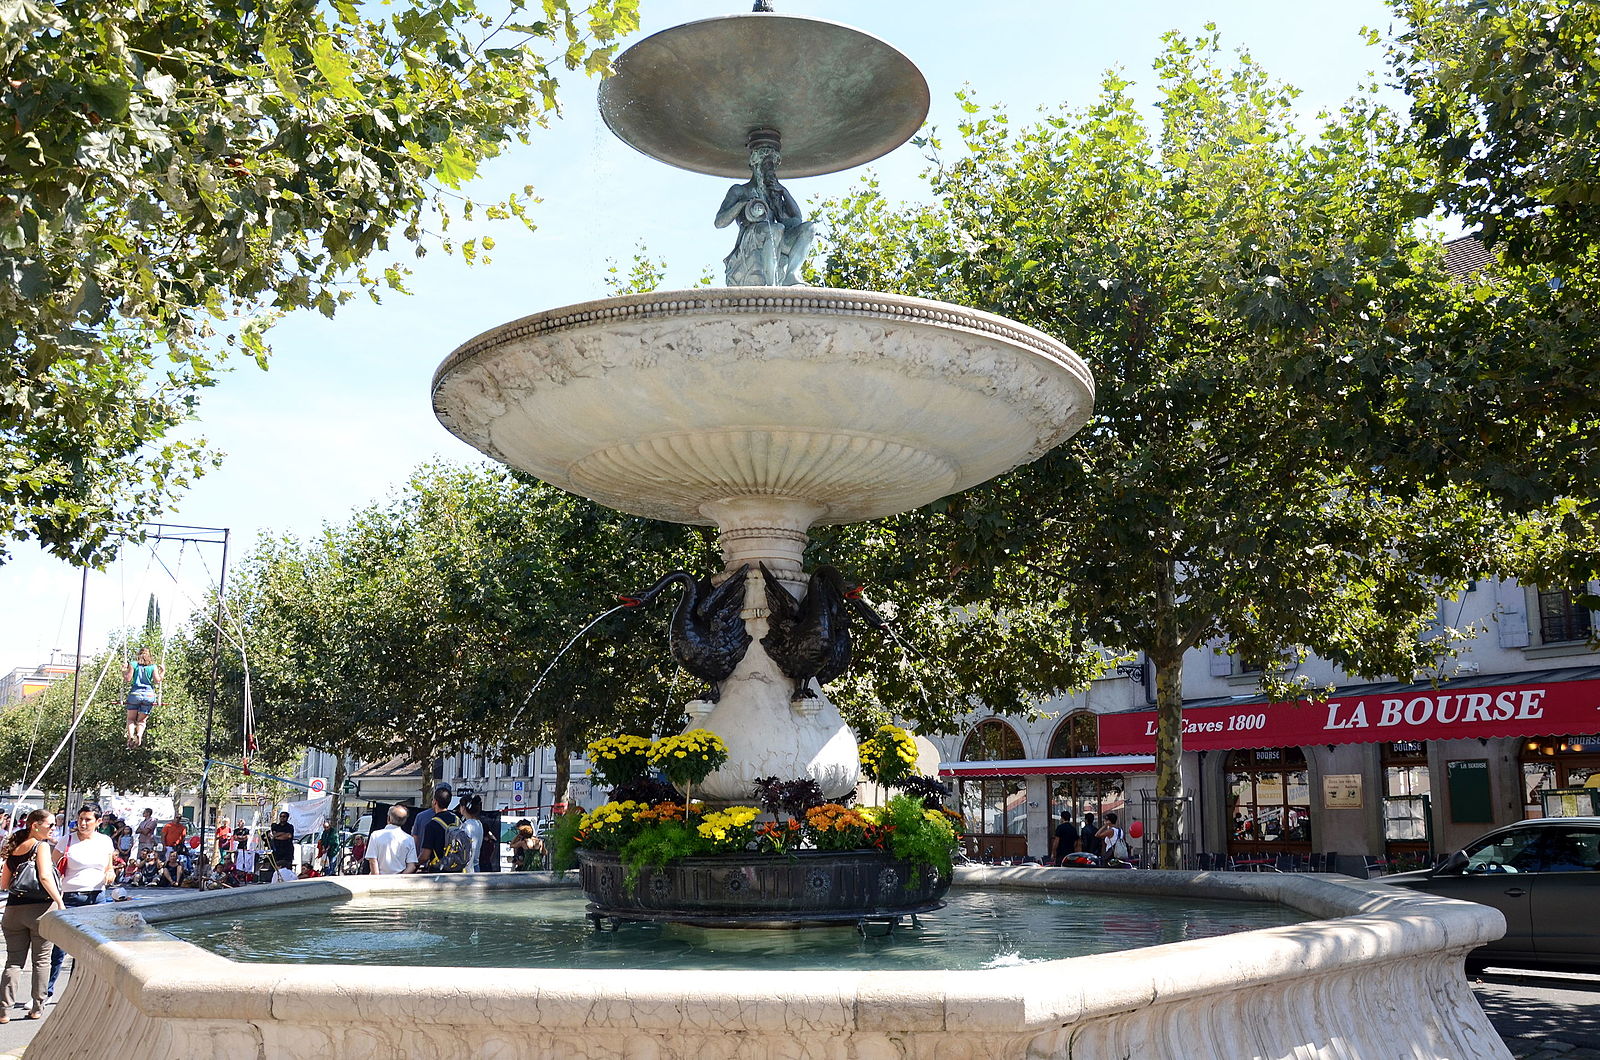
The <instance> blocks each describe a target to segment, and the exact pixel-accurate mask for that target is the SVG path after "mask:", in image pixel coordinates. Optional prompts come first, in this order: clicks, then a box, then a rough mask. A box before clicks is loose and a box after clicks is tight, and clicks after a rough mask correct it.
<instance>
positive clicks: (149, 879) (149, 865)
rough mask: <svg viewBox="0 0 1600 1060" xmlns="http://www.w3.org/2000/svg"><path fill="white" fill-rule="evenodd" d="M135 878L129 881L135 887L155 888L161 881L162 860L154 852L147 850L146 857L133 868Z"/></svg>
mask: <svg viewBox="0 0 1600 1060" xmlns="http://www.w3.org/2000/svg"><path fill="white" fill-rule="evenodd" d="M132 876H133V878H132V879H130V880H129V881H128V883H129V885H130V886H133V887H154V886H155V885H156V883H157V881H159V880H160V879H161V860H160V859H159V858H157V857H156V852H155V851H154V850H146V851H145V852H144V857H142V858H140V859H139V860H138V862H137V863H136V864H135V865H134V867H133V872H132Z"/></svg>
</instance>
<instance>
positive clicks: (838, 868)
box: [578, 850, 950, 927]
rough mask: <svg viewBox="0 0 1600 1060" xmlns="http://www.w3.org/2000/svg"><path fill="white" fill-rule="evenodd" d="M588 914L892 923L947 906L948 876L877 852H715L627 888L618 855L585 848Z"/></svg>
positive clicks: (752, 923)
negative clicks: (713, 854)
mask: <svg viewBox="0 0 1600 1060" xmlns="http://www.w3.org/2000/svg"><path fill="white" fill-rule="evenodd" d="M578 870H579V874H580V877H579V878H580V881H581V883H582V885H583V893H584V894H585V895H586V896H587V897H588V899H589V902H590V906H589V915H590V917H591V919H593V920H594V921H595V923H596V926H599V924H600V923H601V920H602V919H604V918H611V919H614V920H665V921H672V922H676V923H686V924H699V925H704V926H715V927H801V926H806V925H814V924H826V923H855V924H860V923H861V922H863V921H885V920H887V921H894V920H897V919H898V918H900V917H902V916H907V915H913V914H916V913H924V912H928V911H929V910H933V909H938V908H940V907H941V906H943V905H944V902H943V901H942V900H941V899H942V898H943V897H944V893H945V891H947V890H949V889H950V878H949V877H948V876H941V875H939V874H938V873H937V872H936V871H935V870H934V869H933V868H931V867H929V866H927V865H917V864H913V863H912V862H909V861H901V860H899V859H897V858H894V857H892V856H890V855H889V854H886V853H883V852H881V851H876V850H844V851H834V850H803V851H799V852H797V853H793V854H749V853H745V854H719V855H715V856H710V857H694V858H681V859H679V860H677V861H673V862H670V863H669V864H667V865H665V866H662V867H661V868H647V869H645V870H644V871H643V872H641V873H640V875H639V879H638V882H637V883H636V884H635V885H634V886H633V887H628V886H627V868H626V866H624V865H623V864H622V861H621V859H620V858H619V857H618V856H617V855H616V854H614V853H610V852H607V851H594V850H582V851H579V852H578Z"/></svg>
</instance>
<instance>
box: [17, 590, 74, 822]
mask: <svg viewBox="0 0 1600 1060" xmlns="http://www.w3.org/2000/svg"><path fill="white" fill-rule="evenodd" d="M88 599H89V568H88V567H85V568H83V583H82V584H81V585H80V586H79V588H78V649H77V652H76V653H75V654H74V655H73V656H72V717H73V718H74V719H76V718H77V717H78V672H79V671H80V670H82V669H83V610H84V606H83V605H84V604H85V603H86V602H87V601H88ZM77 764H78V727H77V726H76V725H74V726H73V727H72V746H71V747H70V749H69V750H68V751H67V801H66V804H65V805H64V806H62V811H63V812H65V813H71V812H72V782H73V780H74V779H75V778H74V777H73V771H74V770H75V769H76V768H77ZM24 780H26V778H24ZM23 794H24V795H26V794H27V792H23Z"/></svg>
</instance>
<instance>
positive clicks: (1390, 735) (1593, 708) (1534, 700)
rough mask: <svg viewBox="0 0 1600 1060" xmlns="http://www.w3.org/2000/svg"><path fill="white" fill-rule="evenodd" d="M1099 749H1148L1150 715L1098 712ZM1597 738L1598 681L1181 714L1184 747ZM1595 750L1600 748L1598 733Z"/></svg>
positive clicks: (1152, 735) (1151, 745) (1453, 688)
mask: <svg viewBox="0 0 1600 1060" xmlns="http://www.w3.org/2000/svg"><path fill="white" fill-rule="evenodd" d="M1098 720H1099V723H1100V753H1101V754H1150V753H1152V752H1154V750H1155V746H1156V712H1155V711H1153V710H1140V711H1129V712H1128V713H1125V714H1102V715H1100V716H1099V719H1098ZM1589 734H1600V680H1587V681H1552V682H1549V683H1547V684H1538V685H1489V686H1482V687H1475V688H1471V687H1467V688H1464V687H1461V686H1460V685H1444V686H1441V687H1439V688H1428V687H1426V686H1423V687H1420V688H1417V689H1415V690H1407V689H1402V690H1399V691H1387V692H1376V693H1369V694H1362V695H1355V696H1351V695H1339V694H1337V693H1336V694H1335V695H1333V696H1331V697H1329V698H1328V699H1324V700H1302V701H1300V702H1297V703H1265V702H1261V701H1259V700H1257V701H1255V702H1249V703H1237V704H1228V705H1226V706H1220V707H1193V708H1191V709H1189V710H1185V711H1184V712H1183V749H1184V750H1185V751H1233V750H1238V749H1240V748H1246V747H1310V746H1314V745H1316V744H1341V743H1386V742H1389V741H1393V740H1456V739H1462V738H1464V737H1480V738H1486V739H1488V738H1495V737H1506V736H1513V737H1519V736H1584V735H1589ZM1595 746H1596V749H1597V750H1600V737H1597V738H1596V741H1595Z"/></svg>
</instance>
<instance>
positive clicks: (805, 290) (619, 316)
mask: <svg viewBox="0 0 1600 1060" xmlns="http://www.w3.org/2000/svg"><path fill="white" fill-rule="evenodd" d="M730 313H731V314H740V315H752V316H761V315H774V314H779V315H781V314H788V315H798V314H802V313H804V314H815V315H828V316H840V315H849V316H857V317H875V318H878V319H880V320H889V321H894V322H897V323H904V324H909V325H913V326H921V327H931V328H942V329H950V330H957V331H966V332H969V333H972V334H976V335H981V336H983V337H985V338H989V339H999V340H1001V341H1004V342H1009V343H1012V344H1015V345H1018V346H1022V347H1025V348H1027V349H1028V350H1030V351H1032V352H1033V353H1036V354H1038V355H1039V356H1041V357H1043V358H1044V359H1045V360H1046V361H1048V362H1050V363H1051V364H1052V365H1054V366H1055V367H1056V368H1058V369H1060V370H1062V371H1065V372H1067V373H1068V374H1070V375H1072V376H1074V377H1075V378H1076V381H1077V382H1078V383H1079V384H1081V385H1082V386H1083V387H1084V390H1085V393H1086V395H1087V397H1088V398H1089V399H1090V400H1091V401H1092V400H1093V399H1094V396H1095V387H1094V377H1093V375H1092V374H1091V373H1090V371H1089V366H1088V365H1087V364H1086V363H1085V362H1084V360H1083V358H1081V357H1079V356H1078V354H1077V353H1075V352H1074V351H1073V350H1072V348H1071V347H1069V346H1067V345H1066V344H1065V343H1063V342H1061V341H1059V340H1057V339H1054V338H1052V337H1051V336H1049V335H1047V334H1046V333H1044V332H1042V331H1040V330H1038V329H1037V328H1032V327H1029V326H1028V325H1026V324H1021V323H1018V322H1017V321H1015V320H1011V319H1008V318H1006V317H1002V316H999V315H997V314H994V313H988V312H985V311H983V310H981V309H971V308H968V307H966V306H958V305H954V304H952V303H950V302H940V301H936V300H934V299H931V298H919V297H916V296H914V295H902V294H886V293H883V292H880V291H856V290H851V289H848V288H843V287H703V288H693V289H690V290H679V291H651V292H648V293H645V294H630V295H617V296H613V297H610V298H596V299H591V300H589V301H587V302H577V303H574V304H572V305H566V306H559V307H557V308H554V309H546V310H543V311H541V312H538V313H530V314H528V315H527V316H524V317H519V318H517V319H516V320H512V321H508V322H507V323H504V324H500V325H498V326H496V327H493V328H490V329H489V330H487V331H483V332H480V333H479V334H477V335H475V336H473V337H472V338H470V339H468V340H467V341H466V342H464V343H462V344H461V345H460V346H457V347H456V348H455V349H454V350H453V351H451V353H450V354H449V356H447V357H446V358H445V359H444V361H443V362H442V363H441V364H440V365H439V367H438V368H437V369H436V370H435V371H434V373H433V382H432V385H431V388H430V393H431V394H432V395H433V407H434V414H435V415H436V416H438V418H439V420H440V422H441V423H443V424H444V425H445V426H446V427H449V426H450V423H451V421H450V419H449V416H448V413H446V411H445V410H444V409H442V408H440V406H439V390H440V388H441V386H442V385H443V384H444V382H445V379H446V377H447V376H449V375H451V374H452V373H453V372H455V371H456V370H458V369H459V368H461V367H462V366H463V365H465V364H467V363H468V362H470V361H472V360H473V359H475V358H476V357H478V356H480V355H482V354H485V353H488V352H490V351H492V350H495V349H498V348H500V347H502V346H504V345H506V344H507V343H510V342H515V341H517V340H519V339H529V338H539V337H542V336H545V335H552V334H557V333H559V332H563V331H572V330H577V329H582V328H589V327H594V326H597V325H611V326H614V325H618V324H628V323H633V322H640V321H647V320H652V319H664V318H669V317H683V316H687V315H698V314H704V315H706V316H717V317H721V316H725V315H727V314H730Z"/></svg>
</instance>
